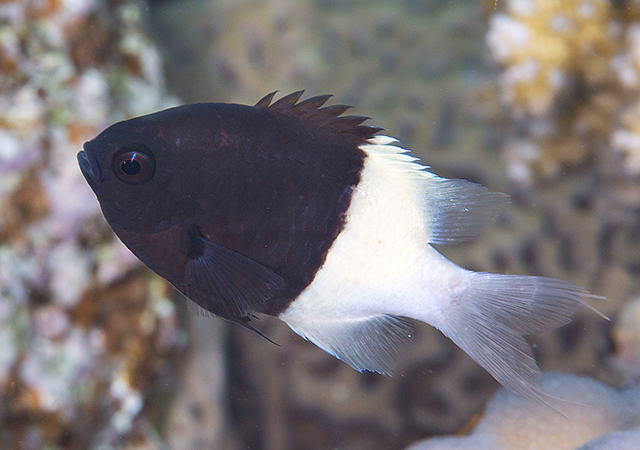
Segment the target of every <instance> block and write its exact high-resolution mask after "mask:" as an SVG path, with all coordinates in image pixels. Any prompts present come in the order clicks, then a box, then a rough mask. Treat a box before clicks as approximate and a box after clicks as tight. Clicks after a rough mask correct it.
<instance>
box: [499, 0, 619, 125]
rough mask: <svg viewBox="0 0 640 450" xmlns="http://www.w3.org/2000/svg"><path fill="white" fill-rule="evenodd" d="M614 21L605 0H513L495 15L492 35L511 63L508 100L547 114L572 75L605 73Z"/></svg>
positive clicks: (505, 94) (521, 108) (531, 111)
mask: <svg viewBox="0 0 640 450" xmlns="http://www.w3.org/2000/svg"><path fill="white" fill-rule="evenodd" d="M610 21H611V11H610V4H609V2H607V1H604V0H587V1H585V0H511V1H509V2H508V8H507V13H498V14H495V15H494V16H493V17H492V19H491V30H490V32H489V35H488V37H487V39H488V43H489V45H490V46H491V48H492V50H493V52H494V55H495V56H496V59H498V60H499V61H500V62H503V63H505V64H506V65H507V67H508V68H507V69H506V70H505V72H504V74H503V76H502V80H501V82H502V86H503V99H504V100H505V101H506V102H507V103H508V104H510V105H511V106H512V107H513V108H514V109H515V110H516V111H518V112H524V113H529V114H532V115H534V116H543V115H545V114H548V113H549V111H550V109H551V107H552V105H553V101H554V99H555V97H556V95H557V93H558V92H559V91H560V90H561V89H562V88H563V87H564V85H565V83H566V77H567V75H568V74H575V73H578V74H580V75H582V76H584V77H586V78H588V79H592V78H600V77H602V76H606V73H603V71H602V70H600V69H601V68H602V67H607V66H608V63H607V62H606V61H608V59H609V58H611V56H612V54H613V51H614V49H613V43H612V40H611V37H610V35H609V29H610ZM599 60H604V61H599ZM594 68H595V69H596V70H595V73H594ZM605 72H606V71H605Z"/></svg>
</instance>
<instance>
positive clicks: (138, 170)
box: [111, 143, 156, 185]
mask: <svg viewBox="0 0 640 450" xmlns="http://www.w3.org/2000/svg"><path fill="white" fill-rule="evenodd" d="M111 165H112V169H113V172H114V173H115V175H116V177H118V179H119V180H120V181H122V182H124V183H127V184H133V185H135V184H142V183H145V182H147V181H149V180H150V179H151V177H152V176H153V174H154V172H155V170H156V160H155V158H154V157H153V153H151V150H149V148H148V147H147V146H146V145H143V144H139V143H132V144H128V145H125V146H124V147H122V148H121V149H120V150H118V152H117V153H116V154H115V155H114V157H113V161H112V164H111Z"/></svg>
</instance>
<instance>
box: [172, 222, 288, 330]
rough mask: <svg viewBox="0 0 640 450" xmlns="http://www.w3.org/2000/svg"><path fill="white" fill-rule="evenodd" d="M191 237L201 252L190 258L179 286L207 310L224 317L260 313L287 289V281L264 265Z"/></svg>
mask: <svg viewBox="0 0 640 450" xmlns="http://www.w3.org/2000/svg"><path fill="white" fill-rule="evenodd" d="M191 239H193V240H194V241H195V242H194V245H196V246H201V251H202V254H201V255H199V256H197V257H193V258H189V259H188V261H187V264H186V268H185V275H184V280H183V282H182V283H181V284H180V286H179V288H180V290H182V291H184V292H185V294H186V295H187V297H189V298H191V299H192V300H194V301H196V303H198V305H199V306H200V307H202V308H204V309H205V310H208V311H210V312H212V313H213V314H216V315H220V316H222V317H225V318H229V317H237V316H238V315H245V314H247V313H249V312H254V311H256V312H259V311H262V310H263V309H264V308H265V306H266V301H267V300H268V299H269V298H271V297H272V296H273V294H274V292H275V291H277V290H279V289H283V288H284V285H285V282H284V280H283V279H282V278H281V277H280V276H279V275H277V274H275V273H273V272H272V271H271V270H269V269H268V268H266V267H264V266H262V265H261V264H258V263H256V262H255V261H253V260H251V259H249V258H246V257H244V256H242V255H240V254H239V253H236V252H234V251H233V250H229V249H228V248H226V247H223V246H221V245H218V244H216V243H214V242H211V241H209V240H207V239H205V238H203V237H201V236H198V235H193V236H191ZM226 304H230V306H228V307H225V309H226V310H221V306H220V305H223V306H224V305H226Z"/></svg>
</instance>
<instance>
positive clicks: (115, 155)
mask: <svg viewBox="0 0 640 450" xmlns="http://www.w3.org/2000/svg"><path fill="white" fill-rule="evenodd" d="M169 111H170V110H169ZM171 119H172V117H171V115H168V114H167V113H166V112H164V113H163V114H162V113H158V114H152V115H149V116H144V117H139V118H134V119H130V120H126V121H123V122H119V123H116V124H114V125H112V126H110V127H109V128H107V129H106V130H104V131H103V132H102V133H100V134H99V135H98V136H96V137H95V138H94V139H92V140H91V141H88V142H86V143H85V144H84V145H83V150H82V151H80V152H79V153H78V164H79V166H80V170H81V171H82V174H83V175H84V177H85V179H86V180H87V183H88V184H89V186H91V189H93V192H94V193H95V194H96V197H97V199H98V201H99V202H100V206H101V208H102V211H103V213H104V216H105V218H106V219H107V222H109V224H110V225H111V227H112V228H113V229H114V231H116V233H117V232H118V230H126V231H135V232H138V233H157V232H161V231H164V230H167V229H168V228H170V227H171V226H173V225H175V224H179V223H182V222H185V221H188V220H189V219H190V217H192V216H193V214H194V210H195V208H196V205H197V197H198V189H197V183H198V178H199V177H198V167H199V165H201V164H202V162H201V161H200V162H199V161H198V160H197V159H198V157H202V155H198V154H197V152H195V151H194V147H196V145H195V144H193V143H191V144H190V140H189V139H185V136H184V134H183V133H182V129H183V127H181V123H173V121H172V120H171Z"/></svg>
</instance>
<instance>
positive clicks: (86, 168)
mask: <svg viewBox="0 0 640 450" xmlns="http://www.w3.org/2000/svg"><path fill="white" fill-rule="evenodd" d="M83 148H84V150H81V151H80V152H78V165H79V166H80V170H81V171H82V175H84V178H85V179H86V180H87V183H89V186H91V188H92V189H94V190H95V188H96V187H97V186H98V184H99V183H101V182H102V181H103V180H104V178H103V176H102V171H101V170H100V164H99V163H98V160H97V159H96V157H95V156H94V155H93V153H92V152H91V151H90V150H89V149H87V144H86V143H85V144H84V146H83Z"/></svg>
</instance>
